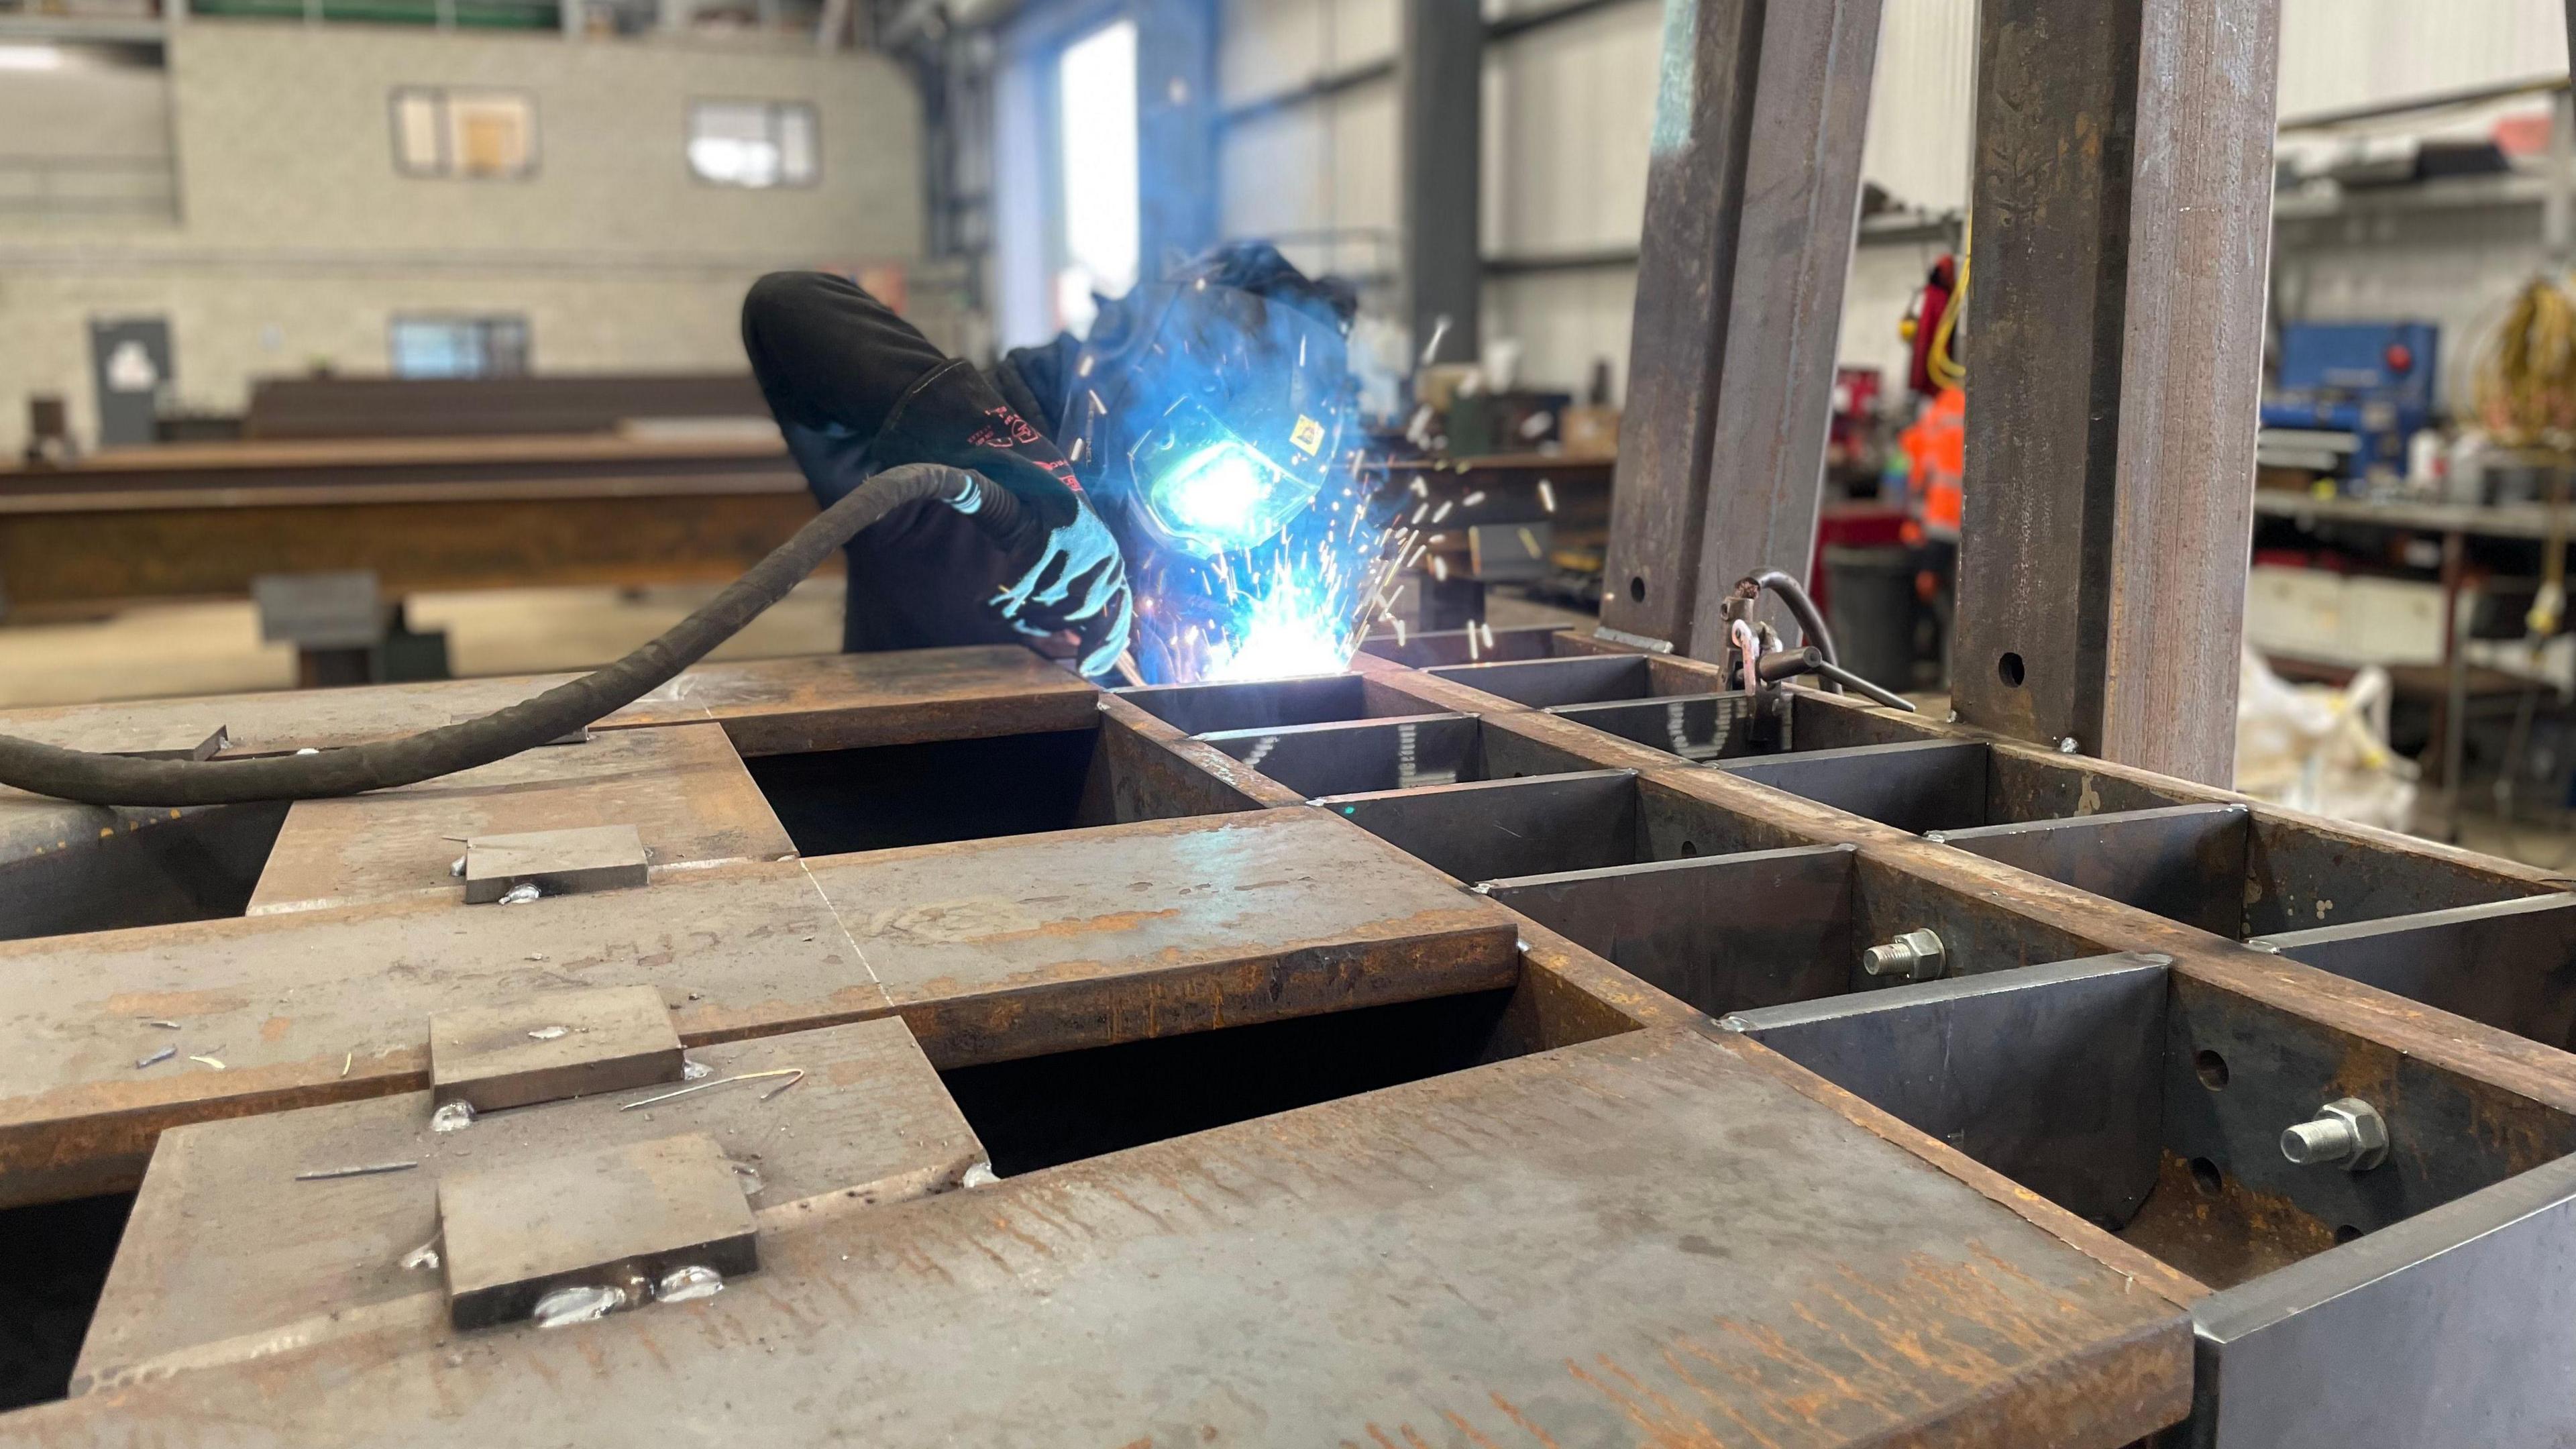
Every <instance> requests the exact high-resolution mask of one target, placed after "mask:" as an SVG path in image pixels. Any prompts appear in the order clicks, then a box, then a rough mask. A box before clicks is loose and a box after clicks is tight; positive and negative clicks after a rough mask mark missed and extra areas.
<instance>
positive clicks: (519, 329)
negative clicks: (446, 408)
mask: <svg viewBox="0 0 2576 1449" xmlns="http://www.w3.org/2000/svg"><path fill="white" fill-rule="evenodd" d="M393 370H394V376H396V377H518V376H521V375H523V374H525V373H526V372H527V370H528V319H526V318H525V317H396V318H395V319H394V322H393Z"/></svg>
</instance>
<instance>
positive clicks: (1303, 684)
mask: <svg viewBox="0 0 2576 1449" xmlns="http://www.w3.org/2000/svg"><path fill="white" fill-rule="evenodd" d="M1112 692H1113V693H1115V694H1116V695H1117V696H1118V697H1119V698H1121V699H1124V700H1126V701H1127V702H1128V703H1130V704H1133V705H1135V706H1136V707H1137V708H1138V709H1141V710H1143V711H1145V712H1146V713H1147V714H1150V715H1153V716H1155V717H1156V718H1158V719H1162V720H1165V721H1168V722H1169V723H1171V724H1173V725H1175V726H1177V727H1178V728H1179V729H1180V731H1181V732H1182V733H1183V734H1192V735H1200V734H1208V733H1210V732H1212V731H1216V730H1248V729H1267V728H1271V727H1274V726H1277V725H1298V724H1322V723H1325V722H1326V721H1329V720H1345V719H1368V718H1370V717H1372V716H1375V715H1401V714H1434V713H1437V712H1438V711H1437V710H1436V709H1435V708H1434V707H1433V706H1431V705H1427V704H1418V705H1414V706H1413V707H1411V708H1405V707H1402V704H1401V702H1400V701H1395V700H1390V699H1388V698H1387V696H1386V695H1384V694H1383V693H1380V694H1372V693H1371V692H1370V691H1369V689H1368V681H1367V680H1366V679H1363V678H1362V677H1360V676H1359V675H1356V674H1320V675H1315V676H1312V677H1310V678H1306V679H1270V680H1262V681H1259V682H1257V683H1250V684H1158V685H1152V686H1148V687H1146V688H1143V689H1121V690H1115V691H1112Z"/></svg>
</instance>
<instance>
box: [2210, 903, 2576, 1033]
mask: <svg viewBox="0 0 2576 1449" xmlns="http://www.w3.org/2000/svg"><path fill="white" fill-rule="evenodd" d="M2253 944H2255V945H2257V946H2261V947H2264V948H2266V949H2268V950H2273V951H2278V952H2280V953H2281V954H2282V955H2284V956H2287V957H2289V958H2290V959H2291V960H2294V961H2304V962H2306V963H2307V964H2309V965H2311V966H2314V967H2317V968H2319V969H2321V970H2325V971H2331V972H2333V973H2334V974H2336V975H2337V976H2341V977H2345V978H2347V979H2349V980H2353V981H2359V982H2362V983H2364V984H2365V985H2370V986H2376V987H2378V988H2379V989H2380V990H2382V991H2394V992H2396V993H2397V994H2398V995H2400V996H2403V997H2407V998H2409V999H2411V1000H2415V1001H2420V1002H2422V1003H2424V1004H2425V1005H2426V1006H2430V1007H2433V1008H2435V1009H2437V1010H2441V1011H2448V1012H2451V1013H2453V1014H2455V1015H2459V1016H2465V1017H2467V1018H2469V1019H2470V1020H2471V1021H2482V1022H2485V1023H2486V1024H2487V1025H2489V1026H2494V1027H2502V1028H2503V1029H2504V1030H2506V1031H2509V1032H2513V1033H2515V1034H2516V1035H2519V1036H2527V1037H2530V1038H2531V1039H2532V1040H2534V1041H2538V1042H2545V1043H2547V1044H2548V1045H2550V1046H2554V1047H2560V1048H2566V1047H2569V1046H2571V1045H2576V897H2569V896H2534V897H2531V898H2529V899H2526V900H2518V901H2498V902H2496V903H2495V904H2493V905H2484V906H2462V907H2460V908H2458V909H2456V910H2448V911H2428V912H2425V913H2424V914H2422V915H2414V916H2398V917H2394V918H2392V919H2387V920H2378V921H2361V922H2354V923H2350V924H2346V925H2340V926H2321V927H2318V928H2317V929H2315V930H2313V931H2287V932H2283V933H2282V934H2280V935H2276V936H2262V937H2258V938H2256V939H2255V941H2254V943H2253Z"/></svg>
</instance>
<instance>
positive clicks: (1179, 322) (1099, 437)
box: [1064, 282, 1354, 558]
mask: <svg viewBox="0 0 2576 1449" xmlns="http://www.w3.org/2000/svg"><path fill="white" fill-rule="evenodd" d="M1140 304H1142V305H1141V306H1140ZM1119 313H1120V315H1119V316H1118V317H1117V318H1116V319H1115V320H1114V322H1113V323H1112V325H1111V326H1109V327H1106V328H1102V329H1098V330H1097V331H1096V332H1095V336H1094V339H1093V342H1092V345H1090V346H1088V347H1086V348H1085V350H1084V353H1083V357H1082V360H1081V361H1080V362H1079V363H1077V365H1076V369H1075V370H1076V376H1075V377H1074V379H1073V396H1072V397H1071V398H1070V399H1069V400H1068V406H1067V408H1066V411H1065V414H1064V415H1065V416H1066V417H1068V418H1071V419H1076V420H1081V421H1080V423H1079V425H1078V427H1077V431H1078V432H1079V433H1081V434H1082V435H1083V436H1085V437H1086V438H1087V439H1090V440H1091V441H1090V446H1091V447H1092V448H1093V449H1094V450H1095V451H1096V452H1097V454H1098V456H1099V458H1100V461H1101V464H1102V474H1103V478H1102V484H1103V488H1104V491H1106V492H1109V493H1111V494H1112V495H1113V496H1116V497H1118V498H1119V500H1120V501H1121V502H1122V503H1123V504H1124V506H1125V510H1126V512H1127V514H1128V516H1129V518H1130V519H1131V520H1132V521H1133V522H1134V524H1135V525H1136V526H1137V527H1138V528H1140V529H1141V530H1143V531H1144V532H1145V533H1146V534H1147V535H1149V536H1150V537H1151V538H1152V539H1153V540H1154V541H1155V542H1157V543H1160V544H1162V545H1164V546H1166V547H1169V548H1172V549H1176V550H1178V551H1180V552H1182V553H1186V554H1189V555H1191V556H1193V557H1197V558H1214V557H1217V556H1218V555H1220V554H1226V553H1236V552H1241V551H1243V550H1245V549H1249V548H1253V547H1256V546H1258V545H1260V544H1262V543H1264V542H1267V541H1268V540H1270V539H1272V538H1274V537H1276V536H1278V534H1279V533H1280V532H1281V531H1282V530H1283V529H1285V528H1287V527H1288V525H1289V524H1290V523H1291V522H1292V521H1294V520H1295V519H1296V518H1297V517H1298V516H1299V515H1300V514H1302V513H1304V512H1305V511H1306V509H1307V508H1308V507H1309V506H1311V505H1312V504H1313V503H1314V501H1315V498H1316V496H1317V495H1318V494H1319V493H1321V492H1322V491H1323V490H1324V488H1325V485H1326V484H1327V483H1329V482H1331V481H1333V479H1334V478H1335V477H1336V476H1337V475H1338V474H1339V473H1340V472H1341V471H1342V470H1344V469H1346V468H1347V467H1348V458H1347V457H1346V456H1345V454H1344V452H1343V448H1344V441H1343V435H1344V433H1345V431H1346V430H1347V428H1348V426H1349V419H1350V415H1351V412H1352V409H1353V402H1354V390H1353V385H1352V381H1351V376H1350V363H1349V348H1348V345H1347V343H1346V342H1345V341H1344V340H1343V337H1342V333H1341V329H1340V327H1339V326H1338V325H1337V324H1336V323H1334V322H1332V321H1327V320H1323V319H1319V318H1317V317H1315V316H1313V315H1310V314H1309V313H1306V312H1304V311H1301V310H1299V309H1297V308H1295V307H1292V306H1288V305H1285V304H1282V303H1278V302H1273V301H1271V300H1268V299H1266V298H1263V297H1261V296H1258V295H1256V294H1254V293H1251V292H1246V291H1242V290H1239V289H1237V288H1233V287H1226V286H1220V285H1216V284H1214V283H1208V282H1190V283H1183V284H1176V285H1168V286H1155V287H1150V288H1139V289H1137V291H1136V292H1135V293H1133V294H1131V295H1130V296H1129V297H1128V298H1127V300H1126V302H1125V303H1124V305H1123V306H1122V307H1121V308H1120V309H1119ZM1104 320H1107V319H1104ZM1104 384H1105V386H1104Z"/></svg>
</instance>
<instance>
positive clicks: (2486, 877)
mask: <svg viewBox="0 0 2576 1449" xmlns="http://www.w3.org/2000/svg"><path fill="white" fill-rule="evenodd" d="M2497 865H2498V867H2500V868H2489V867H2487V866H2485V865H2483V864H2482V863H2481V862H2480V861H2479V860H2478V858H2477V857H2475V856H2468V855H2463V854H2458V853H2451V854H2438V853H2435V852H2432V851H2425V852H2421V853H2419V852H2416V851H2411V850H2406V849H2402V848H2400V847H2398V846H2395V845H2391V844H2382V843H2380V842H2378V841H2375V840H2371V839H2368V838H2367V837H2365V836H2362V835H2359V834H2351V835H2346V834H2336V833H2329V832H2327V831H2324V830H2319V829H2317V828H2315V827H2314V826H2309V825H2303V824H2301V823H2299V822H2298V821H2295V820H2288V819H2284V818H2282V817H2280V816H2278V815H2273V814H2270V813H2268V812H2266V811H2262V810H2257V811H2255V812H2254V837H2253V844H2252V846H2251V847H2250V848H2249V850H2248V853H2247V867H2246V868H2247V871H2248V873H2249V875H2250V876H2251V877H2252V880H2251V884H2250V886H2249V888H2248V890H2247V893H2246V902H2245V926H2244V930H2245V934H2247V935H2250V936H2271V935H2277V934H2279V933H2281V932H2283V931H2305V930H2312V929H2314V928H2316V927H2318V926H2327V925H2335V924H2338V923H2341V922H2346V921H2368V920H2376V919H2380V918H2383V917H2387V916H2410V915H2414V914H2416V913H2417V912H2420V911H2444V910H2450V909H2452V908H2454V907H2457V906H2476V905H2485V904H2488V903H2490V902H2493V901H2503V900H2515V899H2519V898H2522V897H2527V896H2534V895H2539V894H2542V893H2543V892H2545V891H2547V890H2548V889H2549V887H2547V886H2544V885H2542V884H2540V883H2539V882H2536V881H2533V880H2530V879H2528V878H2525V877H2522V876H2518V875H2515V874H2512V873H2510V872H2511V871H2512V869H2513V868H2512V867H2510V866H2503V865H2502V863H2501V862H2498V863H2497Z"/></svg>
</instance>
